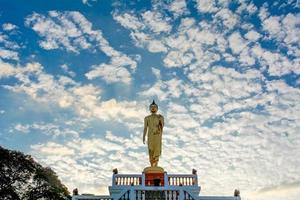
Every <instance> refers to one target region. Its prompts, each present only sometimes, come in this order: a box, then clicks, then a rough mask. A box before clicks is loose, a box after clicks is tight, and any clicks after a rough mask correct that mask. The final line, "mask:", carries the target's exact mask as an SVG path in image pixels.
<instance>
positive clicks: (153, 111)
mask: <svg viewBox="0 0 300 200" xmlns="http://www.w3.org/2000/svg"><path fill="white" fill-rule="evenodd" d="M149 110H150V112H151V113H156V112H157V110H158V105H156V103H155V101H154V100H153V102H152V103H151V104H150V106H149Z"/></svg>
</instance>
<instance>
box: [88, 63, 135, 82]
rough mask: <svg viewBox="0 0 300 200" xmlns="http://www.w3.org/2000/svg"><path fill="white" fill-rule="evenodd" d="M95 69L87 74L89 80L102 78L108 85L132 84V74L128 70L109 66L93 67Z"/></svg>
mask: <svg viewBox="0 0 300 200" xmlns="http://www.w3.org/2000/svg"><path fill="white" fill-rule="evenodd" d="M93 68H94V69H93V70H91V71H89V72H88V73H86V74H85V75H86V77H87V78H88V79H94V78H95V77H101V78H102V79H103V80H105V81H106V82H108V83H114V82H123V83H125V84H129V83H130V82H131V77H130V73H129V71H128V70H127V69H126V68H123V67H118V66H112V65H107V64H101V65H99V66H93Z"/></svg>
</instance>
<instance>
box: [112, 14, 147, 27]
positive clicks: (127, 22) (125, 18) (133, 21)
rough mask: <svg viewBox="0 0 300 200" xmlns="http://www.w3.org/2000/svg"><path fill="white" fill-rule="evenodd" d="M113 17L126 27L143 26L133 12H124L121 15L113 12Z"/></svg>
mask: <svg viewBox="0 0 300 200" xmlns="http://www.w3.org/2000/svg"><path fill="white" fill-rule="evenodd" d="M113 17H114V19H115V20H116V21H117V22H119V23H120V24H121V25H122V26H123V27H125V28H127V29H143V28H144V27H145V25H144V24H143V23H141V22H140V21H139V19H138V18H137V17H136V16H134V15H133V14H128V13H124V14H123V15H117V14H116V13H114V15H113Z"/></svg>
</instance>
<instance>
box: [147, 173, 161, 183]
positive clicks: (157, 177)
mask: <svg viewBox="0 0 300 200" xmlns="http://www.w3.org/2000/svg"><path fill="white" fill-rule="evenodd" d="M164 184H165V183H164V173H161V172H159V173H145V186H164Z"/></svg>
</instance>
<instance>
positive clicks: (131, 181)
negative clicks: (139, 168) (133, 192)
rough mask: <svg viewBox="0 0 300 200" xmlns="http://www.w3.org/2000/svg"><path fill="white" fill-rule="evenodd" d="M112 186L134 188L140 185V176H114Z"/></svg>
mask: <svg viewBox="0 0 300 200" xmlns="http://www.w3.org/2000/svg"><path fill="white" fill-rule="evenodd" d="M112 185H114V186H115V185H122V186H126V185H127V186H136V185H142V175H138V174H114V175H113V183H112Z"/></svg>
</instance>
